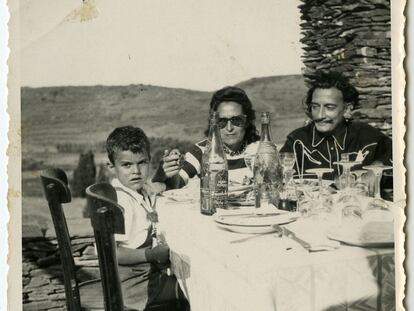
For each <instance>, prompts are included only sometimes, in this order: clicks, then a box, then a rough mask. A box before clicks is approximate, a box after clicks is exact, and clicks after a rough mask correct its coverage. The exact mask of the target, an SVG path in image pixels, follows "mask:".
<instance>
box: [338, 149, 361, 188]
mask: <svg viewBox="0 0 414 311" xmlns="http://www.w3.org/2000/svg"><path fill="white" fill-rule="evenodd" d="M334 164H337V165H341V166H342V169H343V172H342V174H341V175H340V176H339V188H340V189H341V190H345V191H348V190H349V189H350V188H351V186H352V183H354V182H355V178H354V176H353V175H352V174H351V168H352V167H353V166H355V165H358V164H361V162H360V161H351V160H350V154H349V153H342V154H341V160H340V161H338V162H334Z"/></svg>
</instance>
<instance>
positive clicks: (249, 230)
mask: <svg viewBox="0 0 414 311" xmlns="http://www.w3.org/2000/svg"><path fill="white" fill-rule="evenodd" d="M298 218H299V214H298V213H292V212H287V211H282V210H278V209H276V208H272V209H266V210H261V209H255V208H245V209H241V210H234V211H225V212H222V213H218V214H216V215H215V216H214V221H215V222H216V224H217V226H218V227H220V228H222V229H225V230H228V231H233V232H237V233H246V234H258V233H268V232H274V231H276V229H275V228H274V227H273V225H276V224H277V225H282V224H287V223H290V222H292V221H295V220H296V219H298Z"/></svg>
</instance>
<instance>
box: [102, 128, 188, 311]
mask: <svg viewBox="0 0 414 311" xmlns="http://www.w3.org/2000/svg"><path fill="white" fill-rule="evenodd" d="M106 150H107V154H108V158H109V161H110V163H109V167H110V169H111V170H112V171H113V173H114V174H115V176H116V178H115V179H114V180H113V181H112V185H113V187H114V188H115V190H116V192H117V196H118V203H119V205H121V206H122V207H123V208H124V211H123V212H124V219H125V234H123V235H116V236H115V240H116V241H117V255H118V263H119V265H120V266H119V272H120V276H121V282H122V289H123V296H124V303H125V306H127V307H129V308H134V309H138V310H144V308H145V307H149V306H151V305H156V304H162V303H165V302H173V301H174V300H183V305H185V299H184V295H183V293H182V292H181V290H180V288H179V286H178V283H177V280H176V278H175V277H173V276H167V275H166V274H164V273H162V272H161V269H162V268H165V267H166V266H167V265H168V263H169V247H168V245H167V244H160V245H157V246H155V245H153V238H154V237H155V227H154V223H155V222H156V221H157V220H156V213H155V210H154V209H153V207H152V206H153V204H152V203H153V202H151V200H150V198H149V193H148V191H146V190H145V189H146V187H145V186H146V182H147V178H148V173H149V163H150V144H149V140H148V138H147V136H146V135H145V133H144V131H143V130H141V129H140V128H138V127H132V126H125V127H119V128H116V129H115V130H114V131H112V133H111V134H110V135H109V137H108V139H107V141H106Z"/></svg>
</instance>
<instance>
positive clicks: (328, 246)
mask: <svg viewBox="0 0 414 311" xmlns="http://www.w3.org/2000/svg"><path fill="white" fill-rule="evenodd" d="M284 227H286V228H287V229H288V230H289V231H291V232H292V233H293V234H294V235H295V236H296V238H298V239H300V240H302V241H304V242H306V243H308V244H309V246H310V247H309V249H308V251H310V252H316V251H328V250H334V249H336V248H338V247H339V246H340V243H339V242H337V241H334V240H331V239H328V238H327V236H326V234H325V225H324V224H323V223H321V222H319V221H315V220H311V219H300V220H298V221H296V222H293V223H290V224H288V225H285V226H284ZM288 238H289V236H288ZM299 244H300V243H299ZM302 246H303V245H302Z"/></svg>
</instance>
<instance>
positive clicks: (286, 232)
mask: <svg viewBox="0 0 414 311" xmlns="http://www.w3.org/2000/svg"><path fill="white" fill-rule="evenodd" d="M273 228H275V229H276V228H277V229H280V230H282V232H283V235H284V236H286V237H288V238H289V239H291V240H293V241H295V242H296V243H298V244H300V245H301V246H302V247H303V248H304V249H306V250H307V251H309V252H310V251H311V249H312V246H311V245H310V244H309V243H308V242H306V241H304V240H302V239H300V238H298V237H297V236H296V234H295V233H294V232H292V231H290V230H289V229H287V228H285V227H281V226H279V225H273Z"/></svg>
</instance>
